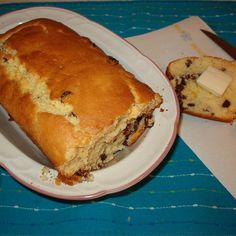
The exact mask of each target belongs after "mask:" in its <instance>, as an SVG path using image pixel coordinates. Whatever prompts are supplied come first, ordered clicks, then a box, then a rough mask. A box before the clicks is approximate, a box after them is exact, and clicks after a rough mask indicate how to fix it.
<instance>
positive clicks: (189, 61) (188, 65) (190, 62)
mask: <svg viewBox="0 0 236 236" xmlns="http://www.w3.org/2000/svg"><path fill="white" fill-rule="evenodd" d="M192 63H193V62H192V61H191V60H190V59H188V60H187V61H186V62H185V65H186V67H190V66H191V65H192Z"/></svg>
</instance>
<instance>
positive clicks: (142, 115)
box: [58, 96, 162, 180]
mask: <svg viewBox="0 0 236 236" xmlns="http://www.w3.org/2000/svg"><path fill="white" fill-rule="evenodd" d="M161 103H162V98H161V97H160V96H156V98H155V100H153V102H152V103H150V104H149V105H148V106H143V107H142V111H139V112H137V111H135V112H134V111H130V114H129V115H125V116H124V117H121V118H120V119H118V120H117V121H116V122H114V124H113V125H112V126H110V127H108V128H106V129H104V131H103V132H102V133H100V134H99V135H97V137H96V138H94V139H93V141H92V142H91V143H89V145H87V146H86V147H83V148H79V147H74V148H71V149H70V150H69V151H68V152H67V159H68V160H70V161H68V162H67V163H66V164H64V165H63V166H59V167H58V170H59V172H60V173H61V174H62V175H63V176H67V177H69V178H70V177H71V176H73V175H78V176H81V177H82V178H83V179H85V180H91V171H94V170H98V169H101V168H103V167H105V166H106V165H107V164H108V163H109V162H111V161H112V160H113V159H114V158H115V154H116V153H117V152H119V151H121V150H123V149H124V148H125V147H126V146H130V145H132V144H133V143H135V142H136V141H137V140H138V139H139V138H140V136H141V135H142V134H143V133H144V131H145V130H146V129H147V128H151V127H152V126H153V125H154V118H153V111H154V109H155V108H157V107H159V106H160V105H161ZM136 109H137V108H136V107H134V108H133V109H132V110H136ZM131 114H132V116H131Z"/></svg>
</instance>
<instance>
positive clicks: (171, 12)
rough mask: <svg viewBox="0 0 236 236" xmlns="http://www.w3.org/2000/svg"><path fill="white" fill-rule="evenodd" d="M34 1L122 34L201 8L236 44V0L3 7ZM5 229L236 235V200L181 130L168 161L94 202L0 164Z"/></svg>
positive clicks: (0, 226) (0, 230) (2, 9)
mask: <svg viewBox="0 0 236 236" xmlns="http://www.w3.org/2000/svg"><path fill="white" fill-rule="evenodd" d="M33 6H55V7H62V8H65V9H68V10H72V11H75V12H78V13H80V14H82V15H84V16H85V17H88V18H89V19H91V20H94V21H96V22H98V23H100V24H102V25H103V26H105V27H107V28H109V29H110V30H112V31H113V32H115V33H117V34H118V35H120V36H121V37H128V36H134V35H138V34H142V33H145V32H149V31H152V30H156V29H160V28H162V27H164V26H168V25H170V24H172V23H175V22H177V21H179V20H182V19H185V18H187V17H189V16H192V15H198V16H200V17H201V18H202V19H203V20H204V21H206V22H207V23H208V24H209V26H210V27H212V28H213V29H214V30H215V31H216V32H217V33H218V34H219V35H221V36H222V37H224V38H225V39H226V40H228V41H229V42H231V43H232V44H234V45H235V46H236V3H234V2H218V1H217V2H216V1H168V2H167V1H146V2H142V1H127V2H125V1H120V2H119V1H116V2H74V3H72V2H71V3H68V2H67V3H66V2H61V3H59V2H58V3H24V4H22V3H21V4H20V3H19V4H2V5H0V14H4V13H8V12H11V11H14V10H18V9H23V8H27V7H33ZM0 125H1V124H0ZM0 148H1V144H0ZM0 234H1V235H236V200H235V199H234V198H233V197H232V196H231V195H230V194H229V192H227V190H226V189H225V188H224V186H222V185H221V184H220V182H219V181H218V180H217V179H216V178H215V176H214V175H213V174H212V173H211V172H210V171H209V170H208V169H207V168H206V167H205V166H204V165H203V163H202V162H201V161H200V160H199V158H198V157H197V156H196V155H195V154H194V153H193V152H192V151H191V149H190V148H189V147H188V146H187V145H186V144H185V143H184V142H183V140H182V139H181V138H180V137H179V136H178V137H177V139H176V141H175V143H174V145H173V147H172V149H171V150H170V152H169V154H168V155H167V157H166V158H165V160H164V162H163V163H162V164H161V165H160V166H159V167H158V168H157V169H156V170H155V171H153V172H152V173H151V174H150V175H149V176H148V177H147V178H145V179H144V180H143V181H141V182H140V183H139V184H137V185H135V186H133V187H131V188H129V189H127V190H125V191H123V192H120V193H116V194H113V195H108V196H106V197H102V198H99V199H96V200H91V201H85V202H81V201H63V200H57V199H53V198H49V197H46V196H43V195H40V194H38V193H36V192H33V191H31V190H29V189H27V188H26V187H24V186H22V185H21V184H19V183H18V182H16V181H15V180H14V179H13V178H12V177H11V176H10V175H9V174H8V173H7V172H6V171H5V170H4V169H3V168H0Z"/></svg>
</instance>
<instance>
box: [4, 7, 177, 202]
mask: <svg viewBox="0 0 236 236" xmlns="http://www.w3.org/2000/svg"><path fill="white" fill-rule="evenodd" d="M37 9H40V10H55V11H60V12H65V13H68V14H71V15H73V16H74V17H80V16H81V17H83V18H84V19H85V22H91V23H93V24H95V25H97V26H98V27H100V28H102V29H103V30H106V31H107V32H108V33H110V34H112V35H113V36H115V37H116V38H118V39H119V40H121V41H123V42H125V43H126V44H127V46H129V47H132V48H134V49H135V50H136V51H138V53H139V54H141V55H142V56H143V57H144V58H145V59H146V60H147V61H148V62H149V63H151V64H152V65H153V66H154V67H156V68H157V70H158V71H159V73H161V74H162V78H163V79H165V80H166V82H167V83H168V84H169V88H170V90H171V91H172V95H173V97H174V104H175V108H176V114H175V117H174V119H173V121H174V122H173V124H172V125H173V131H172V134H171V135H170V137H169V141H168V143H167V144H166V147H165V149H164V151H163V152H161V154H160V155H158V159H157V160H156V161H155V162H154V163H152V165H150V166H149V168H147V169H145V171H143V172H142V174H140V175H138V177H135V178H134V179H132V180H131V181H129V182H128V183H126V184H124V185H121V186H119V187H115V188H109V189H104V190H98V191H97V192H94V193H90V194H78V195H63V194H57V193H53V192H50V191H47V190H44V189H41V188H40V187H37V186H35V185H33V184H31V183H28V182H27V181H25V180H23V179H22V178H20V177H19V176H18V175H17V174H15V173H14V172H13V171H11V169H10V168H9V167H7V166H6V165H5V164H4V163H2V161H1V160H0V166H1V167H2V168H4V169H5V170H6V171H7V172H8V173H9V175H10V176H12V177H13V178H14V179H15V180H17V181H18V182H19V183H21V184H22V185H24V186H26V187H27V188H29V189H31V190H33V191H35V192H37V193H40V194H42V195H46V196H49V197H53V198H57V199H63V200H93V199H97V198H100V197H103V196H105V195H110V194H114V193H117V192H121V191H123V190H125V189H127V188H130V187H131V186H133V185H135V184H137V183H138V182H140V181H141V180H143V179H144V178H145V177H147V176H148V175H149V174H150V173H151V172H152V171H153V170H154V169H155V168H156V167H157V166H158V165H159V164H160V163H161V162H162V161H163V159H164V158H165V157H166V155H167V154H168V152H169V151H170V149H171V147H172V146H173V144H174V141H175V139H176V136H177V133H178V127H179V120H180V108H179V103H178V99H177V96H176V93H175V92H174V89H173V87H172V86H171V84H170V81H169V80H168V79H167V78H166V76H165V74H164V73H163V72H162V71H161V70H160V68H159V66H158V65H156V63H155V62H153V61H152V60H151V59H150V58H148V57H147V56H145V55H144V54H143V53H142V52H141V51H140V50H139V49H137V48H136V47H135V46H134V45H132V44H131V43H129V42H128V41H127V40H126V39H124V38H122V37H120V36H119V35H117V34H115V33H114V32H112V31H111V30H109V29H107V28H106V27H104V26H102V25H100V24H99V23H97V22H95V21H92V20H89V19H88V18H86V17H84V16H83V15H80V14H79V13H77V12H74V11H71V10H67V9H65V8H60V7H48V6H46V7H43V6H39V7H28V8H23V9H20V10H15V11H12V12H8V13H5V14H3V15H1V16H0V19H1V18H2V17H4V16H6V15H11V14H17V13H25V12H27V11H29V10H37ZM36 18H39V17H36ZM4 110H5V109H4ZM39 178H40V177H39Z"/></svg>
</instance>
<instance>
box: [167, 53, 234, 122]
mask: <svg viewBox="0 0 236 236" xmlns="http://www.w3.org/2000/svg"><path fill="white" fill-rule="evenodd" d="M209 66H210V67H213V68H215V69H217V70H221V71H223V72H224V73H226V74H227V75H229V76H230V77H231V78H232V81H231V82H230V84H229V86H228V87H227V89H226V91H225V92H224V93H223V94H222V96H217V95H215V94H213V93H212V92H210V91H209V90H207V89H205V88H203V87H202V86H199V84H198V83H197V78H198V77H199V76H200V75H201V74H202V73H203V72H204V71H206V69H207V68H209ZM166 75H167V77H168V78H169V80H170V82H171V84H172V85H173V87H174V88H175V91H176V94H177V96H178V99H179V103H180V108H181V110H182V112H184V113H188V114H191V115H194V116H198V117H202V118H207V119H212V120H217V121H222V122H230V123H232V122H233V121H234V120H235V118H236V63H235V61H228V60H224V59H221V58H217V57H210V56H205V57H185V58H180V59H178V60H175V61H172V62H170V63H169V65H168V67H167V69H166Z"/></svg>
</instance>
